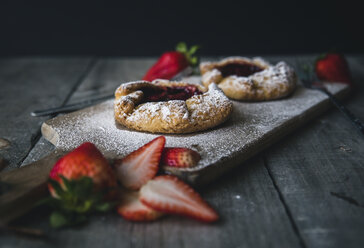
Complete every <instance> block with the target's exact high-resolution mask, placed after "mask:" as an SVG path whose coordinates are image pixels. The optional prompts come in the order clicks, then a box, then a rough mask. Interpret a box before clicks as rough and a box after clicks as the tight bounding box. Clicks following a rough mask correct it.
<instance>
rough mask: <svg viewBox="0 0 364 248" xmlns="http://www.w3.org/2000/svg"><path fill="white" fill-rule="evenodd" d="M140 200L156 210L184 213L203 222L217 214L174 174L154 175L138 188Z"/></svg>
mask: <svg viewBox="0 0 364 248" xmlns="http://www.w3.org/2000/svg"><path fill="white" fill-rule="evenodd" d="M139 199H140V201H141V202H142V203H143V204H145V205H147V206H149V207H151V208H152V209H154V210H156V211H160V212H163V213H171V214H178V215H185V216H188V217H191V218H194V219H198V220H201V221H205V222H213V221H216V220H217V219H218V218H219V216H218V215H217V213H216V212H215V210H213V209H212V208H211V207H210V206H209V205H208V204H207V203H206V202H205V201H204V200H203V199H202V198H201V196H200V195H199V194H198V193H197V192H196V191H194V190H193V189H192V188H191V187H190V186H189V185H187V184H185V183H184V182H182V181H181V180H179V179H178V178H177V177H175V176H169V175H163V176H158V177H155V178H154V179H152V180H150V181H149V182H148V183H147V184H145V185H144V186H143V187H142V188H141V189H140V198H139Z"/></svg>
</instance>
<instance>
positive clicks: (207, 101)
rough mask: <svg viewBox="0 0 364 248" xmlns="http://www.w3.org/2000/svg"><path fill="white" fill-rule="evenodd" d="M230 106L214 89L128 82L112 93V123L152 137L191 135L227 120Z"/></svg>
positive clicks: (173, 84)
mask: <svg viewBox="0 0 364 248" xmlns="http://www.w3.org/2000/svg"><path fill="white" fill-rule="evenodd" d="M232 108H233V106H232V102H231V101H230V100H229V99H228V98H227V97H226V96H225V95H224V93H223V92H222V91H221V90H220V89H219V88H218V87H217V86H216V84H210V85H209V86H208V88H205V87H203V86H201V85H197V84H187V83H185V82H175V81H168V80H160V79H157V80H154V81H153V82H148V81H136V82H129V83H125V84H122V85H120V87H119V88H118V89H117V90H116V92H115V103H114V112H115V120H116V121H117V122H118V123H120V124H122V125H123V126H126V127H128V128H131V129H134V130H138V131H147V132H152V133H192V132H197V131H201V130H205V129H208V128H212V127H215V126H217V125H219V124H221V123H223V122H224V121H226V120H227V118H228V117H229V116H230V114H231V112H232Z"/></svg>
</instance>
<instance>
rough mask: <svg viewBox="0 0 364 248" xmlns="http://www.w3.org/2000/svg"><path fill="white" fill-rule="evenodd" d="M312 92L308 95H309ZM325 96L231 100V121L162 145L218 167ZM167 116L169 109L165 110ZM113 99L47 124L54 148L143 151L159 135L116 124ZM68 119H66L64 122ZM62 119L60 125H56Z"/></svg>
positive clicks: (303, 92)
mask: <svg viewBox="0 0 364 248" xmlns="http://www.w3.org/2000/svg"><path fill="white" fill-rule="evenodd" d="M307 94H310V97H307ZM324 98H325V96H324V95H323V94H321V93H320V92H316V91H308V90H304V89H302V88H301V87H298V89H297V90H296V91H295V93H294V95H293V96H291V97H289V98H287V99H283V100H279V101H269V102H260V103H244V102H236V101H234V102H233V103H234V111H233V114H232V117H231V118H230V119H229V120H228V121H227V122H226V123H224V124H222V125H220V126H218V127H216V128H214V129H211V130H207V131H204V132H198V133H192V134H184V135H165V136H166V139H167V143H166V146H169V147H172V146H174V147H188V148H191V149H195V150H198V152H199V153H200V154H201V156H202V159H201V161H200V163H199V165H198V168H201V167H204V166H207V165H210V164H213V163H217V162H218V161H219V160H221V159H223V158H227V157H229V156H233V155H234V153H235V154H236V152H239V151H241V150H243V149H245V148H246V147H249V146H250V145H251V144H253V143H255V142H259V140H260V139H262V138H263V136H264V135H266V134H267V133H269V132H270V131H272V130H274V129H275V128H276V127H278V126H280V125H281V124H282V123H283V122H285V121H287V120H289V119H291V118H293V117H294V116H297V115H300V114H303V112H304V111H305V110H306V109H308V108H310V107H312V106H314V105H315V104H317V103H318V102H320V101H322V100H323V99H324ZM164 114H165V115H168V111H165V112H164ZM113 115H114V112H113V100H110V101H107V102H104V103H102V104H99V105H96V106H93V107H90V108H88V109H87V110H83V111H79V112H75V113H72V114H69V115H67V116H64V117H63V118H57V119H58V121H57V119H56V121H55V120H51V121H50V122H49V125H50V126H52V127H53V128H54V129H55V131H56V132H57V133H58V134H59V140H58V143H57V147H59V148H61V149H64V150H70V149H73V148H75V147H77V146H78V145H80V144H81V143H83V142H86V141H90V142H93V143H95V144H96V145H97V146H98V147H99V148H100V149H101V150H102V151H103V153H104V154H105V155H106V156H107V157H109V158H114V157H122V156H125V155H126V154H128V153H130V152H131V151H133V150H135V149H137V148H139V147H141V146H142V145H144V144H145V143H147V142H149V141H150V140H152V139H153V138H155V137H157V136H159V135H160V134H150V133H144V132H137V131H132V130H128V129H126V128H124V127H121V126H120V125H118V124H116V123H115V121H114V116H113ZM65 117H66V118H65ZM60 120H62V121H60Z"/></svg>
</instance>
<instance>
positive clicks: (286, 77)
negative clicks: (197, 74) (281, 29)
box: [200, 57, 297, 101]
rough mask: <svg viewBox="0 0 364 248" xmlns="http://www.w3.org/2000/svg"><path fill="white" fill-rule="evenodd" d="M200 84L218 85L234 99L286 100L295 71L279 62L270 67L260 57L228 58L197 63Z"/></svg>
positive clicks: (293, 83) (291, 89) (292, 84)
mask: <svg viewBox="0 0 364 248" xmlns="http://www.w3.org/2000/svg"><path fill="white" fill-rule="evenodd" d="M200 71H201V75H202V83H203V85H205V86H206V87H207V86H208V85H210V84H211V83H216V84H218V87H219V88H220V89H222V90H223V91H224V93H225V94H226V95H227V96H228V97H230V98H232V99H235V100H247V101H264V100H273V99H278V98H282V97H285V96H287V95H289V94H290V93H292V92H293V91H294V89H295V87H296V81H297V77H296V74H295V72H294V70H293V69H292V68H291V67H289V66H288V65H287V64H286V63H285V62H283V61H281V62H279V63H277V64H276V65H271V64H269V63H268V62H267V61H265V60H263V59H262V58H253V59H249V58H244V57H228V58H225V59H223V60H221V61H219V62H204V63H201V64H200Z"/></svg>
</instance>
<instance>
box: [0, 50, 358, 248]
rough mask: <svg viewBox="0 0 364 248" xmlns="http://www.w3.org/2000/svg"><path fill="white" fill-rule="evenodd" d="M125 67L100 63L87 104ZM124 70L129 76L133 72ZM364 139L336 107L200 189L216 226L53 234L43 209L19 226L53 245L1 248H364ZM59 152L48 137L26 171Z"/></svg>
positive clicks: (99, 224)
mask: <svg viewBox="0 0 364 248" xmlns="http://www.w3.org/2000/svg"><path fill="white" fill-rule="evenodd" d="M297 58H299V59H303V60H307V59H311V60H313V58H314V57H313V56H297V57H276V56H272V57H269V59H270V60H271V61H278V60H279V59H284V60H286V61H288V62H294V61H295V60H296V59H297ZM140 61H141V62H140V63H141V65H140V66H138V63H139V62H138V63H136V64H135V67H133V68H130V69H128V70H130V71H131V72H132V73H135V75H137V74H138V75H142V74H143V72H144V71H145V69H146V68H147V67H148V66H149V65H150V64H151V61H152V60H147V61H146V62H143V60H140ZM349 61H350V66H352V68H351V69H352V71H353V72H354V80H355V81H356V82H357V83H358V84H360V86H361V87H360V89H359V90H357V91H356V92H354V93H355V94H354V95H353V98H352V99H348V100H347V101H346V102H345V103H347V106H348V107H349V108H350V109H351V110H352V111H353V112H354V113H356V114H359V115H360V116H361V118H362V119H364V115H363V107H362V106H363V102H362V98H363V97H362V95H363V86H364V79H363V77H364V74H363V71H364V70H363V66H364V58H363V57H362V56H359V57H358V58H353V57H352V58H351V59H349ZM124 63H130V62H127V60H124V59H120V60H119V59H107V60H100V61H99V62H98V63H97V64H96V66H95V68H94V70H93V71H92V72H91V73H90V74H89V77H86V78H85V80H84V81H88V83H87V85H89V86H85V88H84V93H77V91H76V92H75V94H79V96H80V97H86V96H87V94H91V95H92V94H94V93H93V88H94V89H96V92H106V91H107V90H105V91H104V90H103V87H104V86H103V85H102V82H103V81H106V80H107V78H108V76H109V75H114V76H111V77H112V78H116V79H117V78H118V77H119V76H118V75H120V74H119V73H118V72H117V71H118V70H119V67H121V68H128V67H127V66H126V65H125V66H123V64H124ZM353 65H354V66H353ZM97 71H98V72H97ZM124 72H125V74H128V71H127V70H126V69H125V70H124ZM91 75H92V76H91ZM116 79H115V81H116ZM130 79H132V78H130ZM120 80H123V78H121V79H120ZM110 81H111V80H110ZM82 86H83V84H81V85H80V88H83V87H82ZM358 99H361V100H358ZM76 100H77V99H76V97H75V98H74V101H76ZM0 107H1V106H0ZM12 118H15V117H12ZM327 127H328V129H327ZM326 130H327V131H326ZM361 140H362V139H361V138H359V137H358V136H355V129H354V128H352V127H351V124H350V123H349V122H346V120H345V119H344V117H342V116H341V114H340V113H338V112H337V111H336V110H334V109H332V110H331V111H330V112H329V113H328V114H325V115H322V116H320V117H319V118H317V119H316V120H315V121H311V122H309V123H308V124H307V125H306V126H305V127H302V128H300V129H298V130H297V131H296V132H295V133H294V134H292V135H290V136H288V137H287V138H285V139H283V140H282V141H281V142H279V143H276V144H275V145H274V146H273V147H271V149H269V150H267V151H265V152H263V153H260V154H259V155H257V156H256V157H255V158H254V159H253V160H249V161H247V162H246V163H244V164H242V166H240V167H239V168H237V169H234V170H232V171H231V173H228V174H226V175H225V176H223V177H222V178H221V179H219V180H218V181H215V182H214V183H213V184H209V185H208V186H206V187H204V188H201V189H200V190H199V192H201V193H202V196H203V197H204V198H205V199H206V200H207V201H208V202H210V203H211V204H212V205H213V206H214V207H215V208H216V209H217V210H218V211H219V213H220V215H221V217H222V221H221V222H219V223H218V224H215V225H204V224H201V223H198V222H195V221H192V220H188V219H182V218H178V217H167V218H164V219H162V220H161V221H159V222H155V223H151V224H149V223H148V224H143V223H140V224H134V223H130V222H126V221H124V220H123V219H121V218H119V217H118V216H117V215H114V214H110V215H106V216H95V217H94V218H93V219H92V220H91V221H90V223H89V224H88V225H86V226H83V227H80V228H73V229H67V230H62V231H54V230H50V229H49V225H48V223H47V218H46V215H45V213H44V212H43V211H42V210H39V211H33V212H31V213H30V214H29V215H27V216H26V217H25V218H23V219H20V220H19V221H18V222H17V223H14V225H19V226H28V227H39V228H41V229H43V230H47V234H48V238H46V239H29V238H24V237H19V236H15V235H6V236H5V235H1V236H0V243H1V246H2V247H85V246H88V247H100V246H103V247H109V246H118V247H362V246H363V243H364V242H363V241H362V237H363V236H364V235H363V232H362V231H361V230H364V224H363V215H362V213H363V207H362V206H363V201H362V199H364V198H363V195H362V192H363V191H362V189H363V178H364V177H363V168H362V163H360V161H363V157H362V156H363V155H362V154H363V148H362V147H363V146H362V141H361ZM335 142H336V143H335ZM338 142H339V144H337V143H338ZM52 149H53V146H52V145H51V144H49V142H48V141H46V140H44V139H41V140H40V141H39V142H38V143H37V145H36V146H35V148H34V149H33V150H32V151H31V152H30V154H29V156H28V157H27V158H26V160H25V163H24V164H26V163H28V162H32V161H34V160H37V159H38V158H41V157H43V156H44V155H46V154H47V153H48V152H49V151H51V150H52ZM294 153H295V154H294ZM263 161H264V162H263ZM334 190H336V191H334ZM237 196H240V199H238V197H237Z"/></svg>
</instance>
